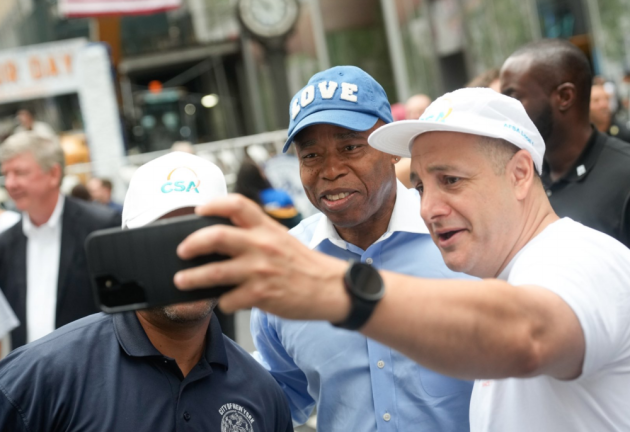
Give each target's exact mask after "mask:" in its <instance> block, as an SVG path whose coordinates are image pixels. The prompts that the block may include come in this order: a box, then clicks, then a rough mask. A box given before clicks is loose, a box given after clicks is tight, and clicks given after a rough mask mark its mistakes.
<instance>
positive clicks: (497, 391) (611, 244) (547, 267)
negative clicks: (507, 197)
mask: <svg viewBox="0 0 630 432" xmlns="http://www.w3.org/2000/svg"><path fill="white" fill-rule="evenodd" d="M499 279H503V280H507V281H508V282H509V283H510V284H512V285H516V286H518V285H536V286H540V287H543V288H546V289H548V290H550V291H553V292H554V293H556V294H558V295H559V296H560V297H561V298H562V299H563V300H564V301H565V302H566V303H567V304H568V305H569V306H570V307H571V308H572V309H573V311H574V312H575V314H576V316H577V317H578V319H579V321H580V324H581V326H582V329H583V331H584V336H585V340H586V353H585V358H584V366H583V370H582V374H581V375H580V377H578V378H577V379H575V380H571V381H560V380H557V379H555V378H551V377H549V376H538V377H535V378H527V379H520V378H509V379H501V380H478V381H476V382H475V386H474V389H473V394H472V401H471V405H470V426H471V431H473V432H482V431H483V432H521V431H522V432H531V431H536V432H547V431H548V432H564V431H570V432H594V431H597V432H605V431H630V249H628V248H626V247H625V246H624V245H622V244H621V243H619V242H618V241H616V240H614V239H613V238H612V237H609V236H607V235H605V234H602V233H600V232H598V231H595V230H593V229H590V228H587V227H585V226H584V225H581V224H579V223H577V222H574V221H572V220H571V219H568V218H564V219H560V220H558V221H556V222H554V223H552V224H551V225H549V226H548V227H547V228H546V229H545V230H544V231H543V232H542V233H540V234H539V235H538V236H536V237H535V238H534V239H533V240H532V241H530V242H529V243H528V244H527V245H526V246H525V247H524V248H523V249H522V250H521V251H520V252H519V253H518V254H517V255H516V256H515V257H514V259H513V260H512V261H511V262H510V264H509V265H508V266H507V268H506V269H505V270H504V271H503V272H502V273H501V275H500V276H499Z"/></svg>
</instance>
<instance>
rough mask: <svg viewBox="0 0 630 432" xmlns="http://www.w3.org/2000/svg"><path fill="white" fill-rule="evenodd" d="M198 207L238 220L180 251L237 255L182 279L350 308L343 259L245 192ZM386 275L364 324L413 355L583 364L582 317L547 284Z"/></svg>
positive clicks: (552, 367)
mask: <svg viewBox="0 0 630 432" xmlns="http://www.w3.org/2000/svg"><path fill="white" fill-rule="evenodd" d="M198 212H199V213H200V214H206V215H218V216H225V217H229V218H231V220H232V221H233V223H234V224H235V225H236V226H237V227H239V228H236V227H228V226H213V227H209V228H205V229H202V230H200V231H198V232H196V233H193V234H192V235H191V236H190V237H189V238H188V239H186V240H185V241H184V242H183V243H182V245H180V248H179V250H178V252H179V254H180V256H181V257H182V258H184V259H188V258H191V257H193V256H196V255H200V254H204V253H210V252H218V253H223V254H227V255H230V256H232V257H233V259H231V260H228V261H225V262H222V263H213V264H207V265H205V266H203V267H198V268H195V269H190V270H187V271H185V272H182V273H180V274H178V275H177V276H176V279H175V282H176V284H177V285H178V286H179V287H180V288H184V289H185V288H195V287H202V286H208V285H216V284H236V285H238V288H237V289H235V290H233V291H231V292H229V293H227V294H224V295H223V296H222V297H221V299H220V306H221V308H222V309H223V310H225V311H226V312H231V311H234V310H237V309H241V308H247V307H254V306H255V307H258V308H260V309H263V310H266V311H268V312H270V313H273V314H275V315H279V316H282V317H285V318H290V319H309V320H327V321H330V322H340V321H342V320H343V319H344V318H345V317H346V316H347V315H348V312H349V310H350V299H349V297H348V295H347V294H346V292H345V289H344V287H343V284H342V278H343V274H344V273H345V271H346V269H347V266H348V264H347V263H346V262H343V261H340V260H337V259H334V258H331V257H328V256H325V255H323V254H320V253H317V252H314V251H311V250H309V249H308V248H306V247H305V246H304V245H302V244H301V243H300V242H299V241H298V240H296V239H294V238H293V237H291V236H290V235H288V234H287V233H286V231H285V230H284V229H283V228H282V227H281V226H280V225H279V224H277V223H276V222H274V221H273V220H271V219H269V218H268V217H266V216H265V215H264V214H263V213H262V212H261V211H260V210H259V209H258V208H257V207H256V206H255V205H254V204H253V203H251V202H249V201H248V200H246V199H244V198H243V197H240V196H235V195H232V196H230V197H228V198H227V199H225V200H217V201H215V202H213V203H211V204H208V205H207V206H205V207H202V208H200V209H199V210H198ZM382 275H383V278H384V281H385V286H386V292H385V296H384V298H383V299H382V300H381V302H380V303H379V305H378V306H377V308H376V310H375V311H374V315H373V316H372V318H371V319H370V321H369V322H368V323H367V324H366V326H365V327H364V328H363V329H362V333H364V334H365V335H366V336H368V337H370V338H372V339H374V340H377V341H379V342H381V343H384V344H386V345H389V346H391V347H392V348H394V349H396V350H398V351H400V352H402V353H403V354H406V355H407V356H409V357H410V358H412V359H414V360H415V361H417V362H419V363H421V364H423V365H425V366H427V367H429V368H432V369H434V370H436V371H438V372H442V373H444V374H448V375H451V376H455V377H460V378H504V377H512V376H513V377H527V376H535V375H539V374H548V375H551V376H554V377H556V378H560V379H571V378H575V377H577V376H578V375H579V374H580V371H581V367H582V361H583V358H584V349H585V348H584V346H585V344H584V336H583V334H582V329H581V326H580V324H579V321H578V319H577V317H576V316H575V314H574V313H573V311H572V309H571V308H570V307H569V306H568V305H567V304H566V303H565V302H564V301H563V300H562V299H561V298H560V297H559V296H557V295H556V294H554V293H552V292H551V291H548V290H546V289H544V288H539V287H514V286H512V285H509V284H508V283H506V282H502V281H499V280H495V279H488V280H483V281H461V280H429V279H419V278H412V277H408V276H403V275H398V274H394V273H389V272H382Z"/></svg>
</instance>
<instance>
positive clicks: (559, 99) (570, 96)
mask: <svg viewBox="0 0 630 432" xmlns="http://www.w3.org/2000/svg"><path fill="white" fill-rule="evenodd" d="M576 95H577V92H576V90H575V85H574V84H573V83H569V82H567V83H562V84H560V85H559V86H558V87H557V88H556V96H555V99H556V106H557V107H558V109H559V110H560V111H561V112H566V111H568V110H569V109H570V108H571V107H572V106H573V105H575V100H576Z"/></svg>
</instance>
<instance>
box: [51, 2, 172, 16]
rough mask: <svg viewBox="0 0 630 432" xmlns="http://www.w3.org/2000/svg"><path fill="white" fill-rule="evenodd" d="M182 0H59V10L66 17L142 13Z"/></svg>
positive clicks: (163, 9)
mask: <svg viewBox="0 0 630 432" xmlns="http://www.w3.org/2000/svg"><path fill="white" fill-rule="evenodd" d="M181 4H182V0H59V12H60V13H61V15H63V16H65V17H68V18H79V17H95V16H102V15H142V14H150V13H156V12H163V11H167V10H171V9H176V8H178V7H179V6H181Z"/></svg>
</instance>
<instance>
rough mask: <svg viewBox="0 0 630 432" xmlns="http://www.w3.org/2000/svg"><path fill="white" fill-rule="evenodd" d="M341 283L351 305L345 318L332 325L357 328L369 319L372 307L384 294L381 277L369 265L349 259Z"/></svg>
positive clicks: (348, 328)
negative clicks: (348, 264) (348, 265)
mask: <svg viewBox="0 0 630 432" xmlns="http://www.w3.org/2000/svg"><path fill="white" fill-rule="evenodd" d="M343 284H344V286H345V288H346V292H347V293H348V295H349V296H350V299H351V302H352V306H351V309H350V313H349V314H348V316H347V317H346V319H345V320H344V321H342V322H339V323H333V325H334V326H335V327H340V328H344V329H347V330H358V329H360V328H361V327H363V325H364V324H365V323H366V322H367V320H368V319H370V316H372V312H374V308H375V307H376V305H377V304H378V302H379V301H380V300H381V299H382V298H383V294H385V285H384V284H383V278H381V275H380V274H379V273H378V271H377V270H376V269H375V268H374V267H372V266H371V265H369V264H364V263H360V262H356V261H350V267H348V270H347V271H346V274H345V275H344V277H343Z"/></svg>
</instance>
